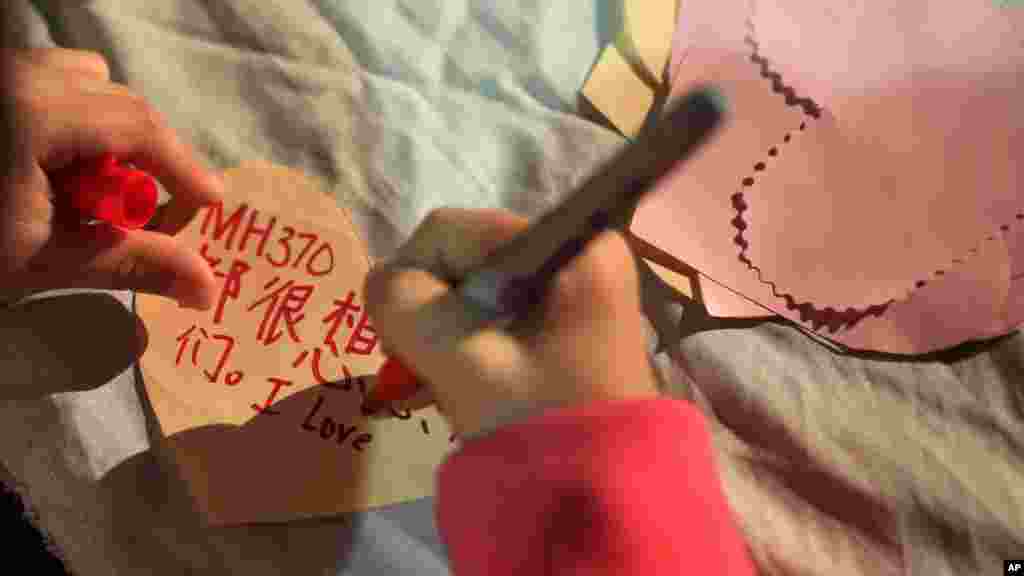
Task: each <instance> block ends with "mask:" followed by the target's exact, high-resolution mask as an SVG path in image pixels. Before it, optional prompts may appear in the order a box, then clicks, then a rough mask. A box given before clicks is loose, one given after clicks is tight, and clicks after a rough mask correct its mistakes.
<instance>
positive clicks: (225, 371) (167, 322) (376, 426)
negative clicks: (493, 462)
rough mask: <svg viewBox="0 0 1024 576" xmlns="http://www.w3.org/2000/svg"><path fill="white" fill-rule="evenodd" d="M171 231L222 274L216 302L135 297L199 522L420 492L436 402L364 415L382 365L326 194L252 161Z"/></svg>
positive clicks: (433, 454)
mask: <svg viewBox="0 0 1024 576" xmlns="http://www.w3.org/2000/svg"><path fill="white" fill-rule="evenodd" d="M224 178H225V182H226V189H227V191H226V194H225V200H224V202H223V203H222V204H220V205H217V206H212V207H208V208H204V209H202V210H201V211H200V212H199V214H198V215H197V217H196V218H195V219H193V221H192V222H191V223H190V224H189V225H188V226H187V227H186V228H185V229H184V230H183V231H182V232H181V233H180V234H179V237H180V239H181V240H182V241H183V242H185V243H187V244H188V245H190V246H192V247H193V248H195V249H196V250H197V251H199V253H200V254H201V255H202V256H203V257H204V258H205V259H206V260H207V261H208V262H209V263H210V264H211V266H212V267H213V269H214V271H215V274H216V276H217V278H218V279H219V281H220V283H221V284H220V293H219V296H218V298H217V303H216V305H215V306H214V308H213V309H211V310H208V311H205V312H199V311H194V310H188V309H184V308H181V307H179V306H178V304H177V303H175V302H173V301H170V300H168V299H165V298H160V297H155V296H148V295H139V297H138V299H137V301H136V302H137V304H136V306H137V311H138V313H139V315H140V316H141V317H142V319H143V321H144V323H145V325H146V328H147V331H148V334H149V346H148V348H147V350H146V352H145V354H144V355H143V357H142V359H141V361H140V368H141V372H142V375H143V381H144V385H145V388H146V392H147V393H148V395H149V400H150V403H151V404H152V406H153V411H154V412H155V415H156V418H157V420H158V422H159V425H160V428H161V431H162V433H163V434H164V436H165V437H166V438H167V440H168V444H169V445H170V447H171V449H172V451H173V454H174V458H175V461H176V463H177V465H178V467H179V470H180V472H181V476H182V477H183V478H184V480H185V481H186V482H187V483H188V486H189V490H190V491H191V493H192V495H193V497H194V499H195V501H196V504H197V506H198V508H199V509H200V510H201V511H202V512H203V513H204V514H205V515H206V517H207V519H208V521H209V522H210V523H211V524H215V525H219V524H239V523H250V522H280V521H286V520H292V519H298V518H307V517H313V516H324V515H333V514H339V513H346V512H352V511H357V510H365V509H368V508H372V507H376V506H383V505H388V504H394V503H398V502H404V501H409V500H414V499H417V498H422V497H425V496H429V495H431V494H432V493H433V485H434V470H435V468H436V467H437V465H438V464H439V463H440V462H441V461H442V459H443V458H444V456H445V455H446V454H447V453H448V451H449V450H451V448H452V447H453V446H454V444H453V438H452V435H451V432H450V431H449V428H448V426H447V424H446V423H445V422H444V420H443V419H442V417H441V416H440V414H438V412H437V411H436V409H434V408H433V407H427V408H422V409H419V410H410V409H407V408H408V407H396V408H392V409H385V410H384V411H381V412H378V413H372V414H371V413H368V412H367V411H366V410H365V409H364V408H363V404H364V402H363V400H364V399H365V395H366V393H367V391H368V389H369V388H372V379H373V378H374V374H376V371H377V368H378V367H379V366H380V364H381V363H382V362H383V356H382V355H381V351H380V343H379V342H378V338H377V334H376V331H375V330H374V328H373V325H372V324H371V323H370V321H369V319H368V317H367V315H366V311H365V307H364V306H363V304H362V302H363V294H362V290H363V281H364V279H365V277H366V274H367V272H368V271H369V268H370V260H369V257H368V255H367V250H366V247H365V245H364V243H363V241H362V240H361V239H360V238H359V236H358V234H357V233H356V230H355V228H354V227H353V225H352V222H351V220H350V219H349V217H348V215H347V214H346V212H345V211H344V210H343V209H341V208H339V207H338V206H337V205H336V204H335V201H334V199H333V198H331V197H329V196H327V195H326V194H324V193H323V192H322V191H320V190H319V189H318V188H317V187H316V186H315V185H314V184H313V182H311V181H310V180H309V179H308V178H306V177H305V176H304V175H303V174H301V173H299V172H296V171H294V170H291V169H288V168H283V167H279V166H274V165H271V164H267V163H262V162H250V163H245V164H243V165H241V166H239V167H237V168H234V169H232V170H229V171H227V172H226V173H225V174H224Z"/></svg>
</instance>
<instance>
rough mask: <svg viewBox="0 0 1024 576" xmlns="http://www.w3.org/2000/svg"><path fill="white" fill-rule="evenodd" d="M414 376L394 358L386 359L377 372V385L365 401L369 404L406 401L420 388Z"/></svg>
mask: <svg viewBox="0 0 1024 576" xmlns="http://www.w3.org/2000/svg"><path fill="white" fill-rule="evenodd" d="M420 385H421V384H420V381H419V380H418V379H417V378H416V374H415V373H413V372H412V370H409V369H408V368H406V367H405V364H402V363H401V362H400V361H398V360H397V359H395V358H388V359H387V360H385V361H384V364H383V365H382V366H381V367H380V370H378V372H377V385H376V387H374V389H373V390H371V391H370V397H369V398H368V399H367V401H368V403H370V404H380V403H386V402H395V401H398V400H407V399H409V398H411V397H412V395H413V394H415V393H416V391H417V390H419V388H420Z"/></svg>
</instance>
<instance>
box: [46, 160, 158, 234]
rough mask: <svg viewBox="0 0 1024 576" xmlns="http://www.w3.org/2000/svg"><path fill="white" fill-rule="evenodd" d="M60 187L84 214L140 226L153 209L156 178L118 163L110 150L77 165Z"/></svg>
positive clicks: (132, 226)
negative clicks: (109, 152) (95, 158)
mask: <svg viewBox="0 0 1024 576" xmlns="http://www.w3.org/2000/svg"><path fill="white" fill-rule="evenodd" d="M63 187H64V193H65V194H68V195H69V196H70V201H71V205H72V206H73V207H74V208H75V210H77V211H78V212H79V213H80V214H81V215H82V217H83V218H89V219H94V220H103V221H104V222H109V223H110V224H113V225H115V226H120V227H122V228H141V227H143V226H145V225H146V223H147V222H149V220H150V219H151V218H152V217H153V214H154V213H156V201H157V188H156V182H155V181H154V180H153V178H152V177H151V176H149V174H146V173H145V172H143V171H141V170H136V169H134V168H129V167H128V166H124V165H122V164H120V163H119V162H118V160H117V158H116V157H114V155H113V154H104V155H103V156H101V157H100V158H99V159H97V160H91V161H88V162H83V163H81V164H80V165H78V166H76V167H75V168H74V169H73V170H72V171H71V173H69V174H68V176H67V179H66V180H65V181H64V182H63Z"/></svg>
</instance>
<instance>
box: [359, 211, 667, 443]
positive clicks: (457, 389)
mask: <svg viewBox="0 0 1024 576" xmlns="http://www.w3.org/2000/svg"><path fill="white" fill-rule="evenodd" d="M526 226H527V221H526V220H525V219H523V218H521V217H518V216H516V215H513V214H511V213H509V212H503V211H493V210H460V209H441V210H437V211H435V212H433V213H432V214H431V215H430V216H429V217H428V218H427V219H426V220H425V221H424V223H423V224H421V225H420V227H419V228H418V229H417V231H416V232H415V233H414V234H413V236H412V238H411V239H410V240H409V242H407V243H406V244H405V245H404V246H403V247H402V248H400V249H399V252H398V256H397V258H396V259H395V262H394V263H392V264H388V265H384V266H381V267H378V268H375V269H374V270H373V271H372V272H371V273H370V276H369V277H368V278H367V283H366V289H365V291H364V293H365V294H366V299H367V302H366V305H367V309H368V310H369V312H370V315H371V317H372V318H373V320H374V322H375V326H376V327H377V329H378V331H379V333H380V335H381V337H382V338H383V339H384V341H385V342H386V343H387V345H388V346H389V347H390V349H391V351H392V352H394V353H395V355H397V356H398V357H399V358H401V359H402V361H403V362H404V363H405V364H406V365H407V366H409V367H410V368H411V369H413V370H414V371H416V372H417V373H418V374H419V375H420V376H421V377H422V378H423V379H424V380H425V381H426V382H427V383H428V385H429V387H430V389H431V392H432V394H433V397H434V399H435V400H436V402H437V404H438V407H439V409H440V410H441V412H442V413H443V414H444V415H445V417H446V418H447V419H448V421H449V423H450V425H451V426H452V429H453V431H454V432H455V433H456V434H459V435H461V436H463V437H467V436H472V435H477V434H480V433H484V432H487V431H490V430H493V429H494V428H496V427H498V426H500V425H502V424H505V423H508V422H510V421H516V420H521V419H523V418H526V417H528V416H530V415H532V414H535V413H538V412H540V411H542V410H544V409H547V408H553V407H562V406H570V405H576V404H582V403H586V402H589V401H593V400H603V399H617V398H628V397H639V396H653V395H655V394H656V386H655V379H654V374H653V372H652V369H651V366H650V363H649V362H648V360H647V357H646V353H645V343H646V340H645V336H644V331H643V319H642V317H641V312H640V298H639V288H638V284H637V273H636V266H635V263H634V261H633V258H632V255H631V253H630V251H629V248H628V247H627V245H626V243H625V240H624V239H623V238H622V236H621V235H619V234H618V233H610V232H609V233H604V234H603V235H601V236H599V237H598V238H596V239H595V240H594V241H593V242H591V243H590V244H589V245H588V246H587V248H586V249H585V250H584V252H583V253H582V254H581V255H580V256H579V257H578V258H577V259H576V260H574V261H573V262H572V263H571V264H570V265H569V266H567V267H566V268H565V269H564V270H562V272H561V273H560V274H559V275H558V276H557V277H556V280H555V281H554V282H553V283H552V285H551V287H550V289H549V292H548V295H547V298H546V300H545V301H544V304H543V306H541V307H540V308H539V309H538V311H537V314H536V315H535V317H533V318H528V319H527V320H526V321H524V322H520V323H516V324H514V325H513V326H512V327H510V328H509V329H508V330H501V329H498V328H494V327H485V328H481V326H482V322H481V319H480V318H478V317H477V316H476V315H475V312H474V309H473V307H472V306H468V305H466V303H465V302H464V301H462V300H461V299H460V298H459V297H458V296H457V295H456V293H455V292H453V291H452V290H451V288H450V286H449V285H447V284H446V283H445V282H443V281H442V280H440V279H439V278H438V276H444V270H446V269H451V268H462V267H463V266H464V265H465V263H468V262H478V261H479V260H480V258H481V257H482V256H484V255H486V254H487V253H489V252H491V251H492V250H494V249H496V248H497V247H498V246H499V245H500V244H502V243H503V242H505V241H506V240H508V239H510V238H511V237H512V236H514V235H515V234H517V233H519V232H522V231H523V230H524V229H525V228H526Z"/></svg>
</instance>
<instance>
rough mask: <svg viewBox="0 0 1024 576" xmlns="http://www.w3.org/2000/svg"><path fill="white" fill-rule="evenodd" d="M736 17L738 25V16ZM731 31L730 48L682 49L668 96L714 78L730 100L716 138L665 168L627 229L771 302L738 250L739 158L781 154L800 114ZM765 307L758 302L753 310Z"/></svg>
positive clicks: (712, 308) (741, 307) (722, 304)
mask: <svg viewBox="0 0 1024 576" xmlns="http://www.w3.org/2000/svg"><path fill="white" fill-rule="evenodd" d="M726 3H728V0H726ZM740 4H742V3H740ZM687 6H689V4H687ZM736 24H737V25H738V26H740V27H742V20H739V21H737V22H736ZM735 37H736V39H737V42H738V43H739V44H738V46H735V47H734V48H733V49H732V50H721V49H703V48H690V49H688V53H687V57H686V61H685V64H684V65H683V66H682V67H681V68H680V70H679V74H680V75H679V76H677V80H676V85H675V87H674V88H673V92H672V99H674V98H676V97H678V96H679V95H681V94H683V93H685V91H686V89H687V87H688V86H690V85H696V84H702V83H708V84H714V85H716V86H717V87H718V88H719V90H721V91H722V93H723V94H724V95H725V97H726V98H727V99H728V101H729V104H730V105H729V107H730V119H729V120H728V121H727V122H726V123H725V125H724V126H723V127H722V128H721V129H720V130H719V131H718V134H717V136H716V138H715V141H714V142H712V143H710V144H708V145H707V146H705V147H703V148H701V149H700V150H698V151H697V152H696V153H695V154H694V156H693V157H692V158H691V159H690V160H689V161H687V162H686V163H685V164H684V165H682V166H680V167H679V168H678V169H674V170H673V171H672V172H670V173H669V174H668V175H667V176H666V177H665V178H663V179H662V180H661V181H660V182H658V183H657V186H658V189H657V190H655V191H652V192H651V193H650V194H648V195H647V196H646V197H645V199H644V200H642V201H641V202H640V204H639V206H638V207H637V210H636V213H635V214H634V217H633V220H632V223H631V226H630V231H631V232H632V233H633V234H634V235H635V236H637V237H639V238H641V239H643V240H644V241H646V242H648V243H650V244H653V245H655V246H656V247H658V248H660V249H662V250H664V251H666V252H668V253H670V254H672V255H673V256H675V257H676V258H678V259H679V260H681V261H683V262H685V263H686V264H688V265H690V266H692V267H693V268H696V269H697V270H699V271H700V272H701V273H702V274H704V275H706V276H708V277H710V278H713V279H714V281H715V282H718V283H720V284H723V285H725V286H727V287H728V288H729V289H731V290H732V291H734V292H738V293H740V294H743V295H745V296H747V297H748V298H750V299H751V300H753V301H755V302H758V303H761V304H763V305H765V306H771V305H772V304H771V303H772V301H773V300H775V297H774V295H773V294H772V292H771V289H770V287H769V286H767V285H766V284H764V283H762V282H760V281H759V280H758V278H757V276H756V274H755V273H754V272H752V271H751V270H749V269H748V268H747V266H746V264H744V263H743V262H741V261H740V260H739V258H738V257H737V252H738V248H737V246H736V244H735V243H734V240H733V239H734V237H735V236H736V230H735V228H734V227H733V224H732V220H733V219H734V218H735V215H736V212H735V209H734V207H733V205H732V198H733V196H734V195H735V194H736V192H737V191H738V190H739V189H740V188H741V186H742V179H743V177H744V175H745V173H746V172H747V171H748V170H749V167H750V166H751V165H752V163H753V162H752V161H748V160H745V159H751V160H752V159H754V158H761V157H762V156H765V155H766V154H767V152H768V150H769V149H771V148H772V147H782V151H781V152H780V154H781V155H784V154H785V150H784V147H785V145H784V144H782V138H783V135H784V134H786V133H787V132H790V131H796V130H798V128H799V126H800V123H801V122H802V121H803V119H804V115H803V112H802V110H801V109H800V108H799V107H795V106H787V105H786V103H785V99H784V98H783V97H782V96H781V95H779V94H776V93H775V92H773V91H772V88H771V81H770V80H768V79H766V78H764V77H762V76H761V75H760V73H759V69H758V67H757V66H756V65H754V64H753V63H752V62H750V60H749V58H748V56H747V55H745V54H744V53H743V44H742V41H743V40H742V35H736V36H735ZM769 173H770V171H769ZM704 296H705V305H706V306H707V307H708V312H709V313H710V314H713V315H715V316H723V317H732V316H747V315H749V314H750V313H751V312H752V311H753V310H754V306H753V305H751V304H750V302H749V301H747V300H746V299H743V298H736V296H735V294H733V293H730V292H729V291H718V290H715V289H711V290H710V291H707V292H705V294H704ZM716 296H720V298H717V299H716ZM773 309H774V308H773ZM764 314H765V312H764V310H763V309H762V310H760V312H759V313H758V315H760V316H763V315H764ZM795 314H796V313H795V312H794V313H793V315H794V316H795Z"/></svg>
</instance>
